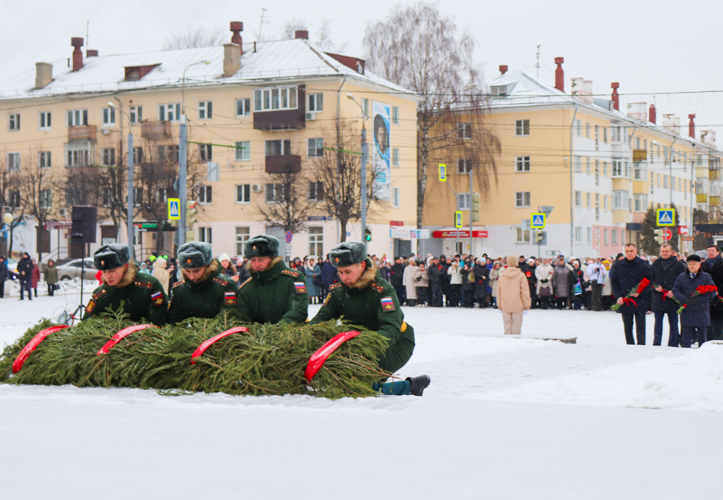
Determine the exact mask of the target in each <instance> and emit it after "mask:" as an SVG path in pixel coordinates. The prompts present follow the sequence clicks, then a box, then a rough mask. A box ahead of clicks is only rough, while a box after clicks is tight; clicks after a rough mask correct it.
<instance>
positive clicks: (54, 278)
mask: <svg viewBox="0 0 723 500" xmlns="http://www.w3.org/2000/svg"><path fill="white" fill-rule="evenodd" d="M43 271H44V272H43V274H44V276H43V279H44V280H45V284H46V285H47V286H48V295H50V296H51V297H52V296H53V295H55V285H56V284H57V283H58V268H57V266H56V265H55V261H54V260H53V259H50V260H48V264H47V265H46V266H45V269H44V270H43Z"/></svg>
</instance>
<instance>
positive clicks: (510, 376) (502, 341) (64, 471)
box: [0, 290, 723, 500]
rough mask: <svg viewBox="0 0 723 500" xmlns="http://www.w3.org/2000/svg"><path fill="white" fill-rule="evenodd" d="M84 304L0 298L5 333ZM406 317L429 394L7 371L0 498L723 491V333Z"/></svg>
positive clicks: (456, 315) (542, 314)
mask: <svg viewBox="0 0 723 500" xmlns="http://www.w3.org/2000/svg"><path fill="white" fill-rule="evenodd" d="M77 301H78V296H77V293H76V294H73V293H72V290H69V291H68V293H67V294H64V295H60V296H56V297H52V298H51V297H46V296H45V295H44V294H41V297H39V299H38V300H37V301H33V302H28V301H27V300H26V301H23V302H20V301H18V300H17V298H8V299H0V345H4V344H6V343H10V342H13V341H14V340H15V339H16V338H17V337H18V336H19V335H20V334H21V333H23V332H24V331H25V329H27V328H28V327H29V326H30V325H31V324H33V323H35V322H36V321H37V320H38V319H39V318H40V317H43V316H47V317H52V316H55V315H57V314H58V313H59V312H61V311H62V310H63V308H64V307H68V308H72V306H73V305H75V303H76V302H77ZM317 309H318V306H312V307H311V308H310V314H312V315H313V313H315V312H316V310H317ZM405 314H406V316H407V321H408V322H409V323H410V324H412V325H413V326H414V328H415V331H416V336H417V348H416V351H415V354H414V356H413V358H412V360H411V361H410V363H409V364H408V365H407V366H405V367H404V368H403V369H402V371H401V373H400V374H399V375H400V376H402V377H406V376H410V375H419V374H422V373H428V374H430V375H431V377H432V385H431V386H430V387H429V389H427V391H426V392H425V395H424V397H422V398H415V397H411V396H408V397H394V396H389V397H379V398H370V399H365V400H341V401H328V400H324V399H314V398H310V397H301V396H287V397H257V398H253V397H232V396H227V395H219V394H214V395H204V394H197V395H193V396H182V397H164V396H160V395H158V394H156V393H155V392H154V391H142V390H131V389H111V390H106V389H77V388H74V387H32V386H26V387H13V386H5V385H0V425H1V427H0V428H1V429H2V431H3V438H2V439H1V440H0V457H1V458H0V491H2V494H1V495H0V498H28V499H44V498H52V499H64V498H72V499H86V498H104V499H120V498H122V499H125V498H128V499H138V498H142V499H163V498H204V499H205V498H209V499H210V498H291V497H302V498H303V497H306V496H310V497H313V498H323V499H326V498H330V499H347V498H349V499H357V498H359V499H368V498H379V499H386V498H389V499H407V498H410V499H416V498H424V499H426V498H430V499H438V498H439V499H467V498H469V499H576V500H577V499H628V498H630V499H648V498H655V499H663V498H666V499H667V498H671V499H672V498H683V497H686V498H688V497H689V498H699V499H708V498H710V499H718V498H721V493H720V490H721V488H722V487H723V486H722V485H721V484H720V480H719V476H718V474H719V470H720V465H719V463H718V459H719V456H720V454H721V450H722V449H723V432H721V431H723V381H722V380H721V378H722V377H723V345H714V344H706V345H704V347H703V348H702V349H690V350H683V349H673V348H668V347H652V346H651V345H648V346H626V345H625V343H624V336H623V332H622V321H621V320H620V317H619V316H618V315H616V314H614V313H610V312H604V313H592V312H586V311H531V312H530V313H529V314H527V315H526V316H525V318H524V323H523V328H522V332H523V335H522V338H504V337H502V335H501V333H502V318H501V316H500V314H499V312H497V311H495V310H483V311H482V310H464V309H459V310H457V309H432V308H405ZM647 319H648V344H651V343H652V333H653V318H652V315H648V318H647ZM542 337H545V338H547V337H564V338H567V337H577V344H563V343H561V342H555V341H545V340H541V339H540V338H542ZM666 342H667V329H666V334H665V338H664V343H666ZM671 467H672V468H671Z"/></svg>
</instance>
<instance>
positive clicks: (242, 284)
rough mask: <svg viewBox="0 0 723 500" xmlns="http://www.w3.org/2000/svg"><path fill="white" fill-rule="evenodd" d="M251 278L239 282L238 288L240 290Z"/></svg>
mask: <svg viewBox="0 0 723 500" xmlns="http://www.w3.org/2000/svg"><path fill="white" fill-rule="evenodd" d="M252 280H253V278H249V279H247V280H246V281H244V282H243V283H241V286H239V287H238V289H239V290H241V289H242V288H243V287H244V286H246V284H247V283H248V282H249V281H252Z"/></svg>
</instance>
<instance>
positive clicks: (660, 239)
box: [653, 229, 665, 245]
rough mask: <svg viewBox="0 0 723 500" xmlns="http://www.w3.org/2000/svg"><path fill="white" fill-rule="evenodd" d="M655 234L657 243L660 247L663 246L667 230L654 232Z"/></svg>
mask: <svg viewBox="0 0 723 500" xmlns="http://www.w3.org/2000/svg"><path fill="white" fill-rule="evenodd" d="M653 232H654V233H655V241H656V242H657V243H658V245H662V244H663V243H665V236H664V233H665V229H656V230H655V231H653Z"/></svg>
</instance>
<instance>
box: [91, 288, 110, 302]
mask: <svg viewBox="0 0 723 500" xmlns="http://www.w3.org/2000/svg"><path fill="white" fill-rule="evenodd" d="M106 293H108V290H106V289H105V288H103V287H101V288H100V289H98V291H97V292H95V293H94V294H93V300H98V299H99V298H101V297H102V296H103V295H105V294H106Z"/></svg>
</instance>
